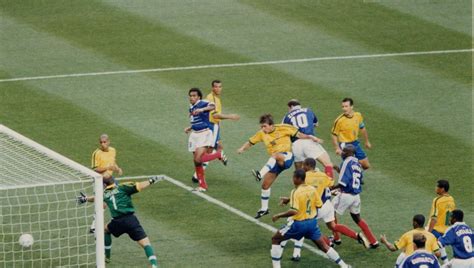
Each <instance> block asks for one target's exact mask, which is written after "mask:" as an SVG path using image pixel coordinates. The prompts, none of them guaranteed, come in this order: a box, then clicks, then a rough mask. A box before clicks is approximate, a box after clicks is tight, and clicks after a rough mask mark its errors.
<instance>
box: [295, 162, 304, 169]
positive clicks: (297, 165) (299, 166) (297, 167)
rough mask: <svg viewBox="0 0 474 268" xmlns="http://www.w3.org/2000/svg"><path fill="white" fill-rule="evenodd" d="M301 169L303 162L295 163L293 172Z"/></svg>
mask: <svg viewBox="0 0 474 268" xmlns="http://www.w3.org/2000/svg"><path fill="white" fill-rule="evenodd" d="M302 168H303V162H295V170H297V169H302Z"/></svg>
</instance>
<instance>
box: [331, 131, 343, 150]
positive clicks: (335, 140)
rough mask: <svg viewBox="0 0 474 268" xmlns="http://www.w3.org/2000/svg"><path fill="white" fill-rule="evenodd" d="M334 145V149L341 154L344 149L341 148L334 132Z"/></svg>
mask: <svg viewBox="0 0 474 268" xmlns="http://www.w3.org/2000/svg"><path fill="white" fill-rule="evenodd" d="M332 146H333V147H334V150H335V151H336V154H337V155H341V153H342V150H341V148H339V144H338V143H337V136H336V135H334V134H332Z"/></svg>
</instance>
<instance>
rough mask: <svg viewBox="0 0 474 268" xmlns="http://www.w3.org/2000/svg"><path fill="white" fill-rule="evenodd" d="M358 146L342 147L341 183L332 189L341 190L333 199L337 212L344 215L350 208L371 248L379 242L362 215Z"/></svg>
mask: <svg viewBox="0 0 474 268" xmlns="http://www.w3.org/2000/svg"><path fill="white" fill-rule="evenodd" d="M355 153H356V148H355V147H354V145H352V144H348V145H346V146H345V147H344V148H343V149H342V154H341V156H342V159H344V161H343V162H342V163H341V167H340V172H339V184H338V185H336V186H334V187H333V188H332V189H334V190H336V189H340V190H341V192H340V193H339V194H338V195H336V197H335V198H334V199H333V204H334V208H335V210H336V213H337V214H339V215H343V214H344V212H345V211H346V210H349V212H350V214H351V217H352V220H354V222H355V223H356V224H357V225H358V226H359V227H360V229H361V230H362V232H363V233H364V235H365V236H366V237H367V239H368V240H369V243H370V245H369V247H370V248H377V247H378V246H379V242H378V241H377V238H375V236H374V234H373V233H372V231H371V230H370V228H369V226H368V225H367V223H366V222H365V220H364V219H362V218H361V217H360V207H361V201H360V193H361V192H362V186H361V183H360V181H361V179H362V167H361V164H360V163H359V161H358V159H357V158H355V157H354V155H355Z"/></svg>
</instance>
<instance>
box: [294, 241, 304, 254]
mask: <svg viewBox="0 0 474 268" xmlns="http://www.w3.org/2000/svg"><path fill="white" fill-rule="evenodd" d="M303 243H304V237H303V238H301V239H300V240H297V241H295V249H294V250H293V257H301V248H302V247H303Z"/></svg>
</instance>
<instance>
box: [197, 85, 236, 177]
mask: <svg viewBox="0 0 474 268" xmlns="http://www.w3.org/2000/svg"><path fill="white" fill-rule="evenodd" d="M211 87H212V89H211V93H209V94H208V95H207V96H206V100H207V101H209V102H210V103H214V105H215V109H214V110H212V111H210V112H209V123H210V129H211V131H212V135H213V145H212V147H209V149H208V153H213V152H215V151H216V150H222V149H224V147H223V145H222V140H221V124H220V123H221V121H222V120H227V119H229V120H233V121H237V120H239V119H240V116H239V115H238V114H224V113H222V102H221V94H222V82H221V81H220V80H213V81H212V82H211ZM222 153H224V152H223V151H222ZM221 161H222V163H223V164H224V165H227V158H223V160H221ZM208 165H209V162H205V163H202V167H203V169H206V168H207V166H208ZM192 181H193V182H196V183H197V182H199V181H198V179H197V176H196V173H194V175H193V177H192Z"/></svg>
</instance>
